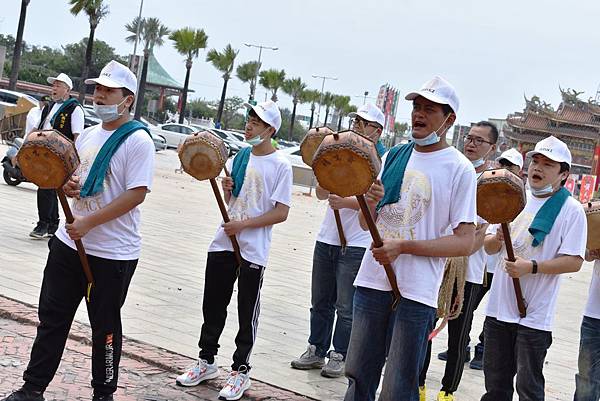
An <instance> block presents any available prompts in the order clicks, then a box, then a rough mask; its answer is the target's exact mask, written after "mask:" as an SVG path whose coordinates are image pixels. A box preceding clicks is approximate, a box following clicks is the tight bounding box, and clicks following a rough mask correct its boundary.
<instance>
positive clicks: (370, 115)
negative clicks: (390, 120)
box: [348, 103, 385, 127]
mask: <svg viewBox="0 0 600 401" xmlns="http://www.w3.org/2000/svg"><path fill="white" fill-rule="evenodd" d="M356 116H359V117H360V118H362V119H363V120H367V121H369V122H372V123H377V124H379V125H381V127H383V126H385V116H384V115H383V113H382V112H381V110H379V107H377V106H375V105H374V104H371V103H367V104H363V105H362V106H360V107H359V108H358V110H356V112H352V113H350V114H348V117H350V118H354V117H356Z"/></svg>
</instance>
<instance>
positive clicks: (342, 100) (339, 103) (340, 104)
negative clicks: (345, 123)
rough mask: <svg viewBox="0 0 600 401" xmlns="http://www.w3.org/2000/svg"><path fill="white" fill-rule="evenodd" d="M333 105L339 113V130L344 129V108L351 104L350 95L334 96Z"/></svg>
mask: <svg viewBox="0 0 600 401" xmlns="http://www.w3.org/2000/svg"><path fill="white" fill-rule="evenodd" d="M333 105H334V106H335V110H336V111H337V113H338V122H337V130H338V131H339V130H340V129H342V118H343V117H344V115H345V114H344V109H346V108H347V107H348V106H349V105H350V96H342V95H336V96H334V97H333Z"/></svg>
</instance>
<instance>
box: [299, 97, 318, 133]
mask: <svg viewBox="0 0 600 401" xmlns="http://www.w3.org/2000/svg"><path fill="white" fill-rule="evenodd" d="M320 98H321V93H320V92H319V91H318V90H314V89H307V90H304V91H302V95H301V96H300V99H301V102H300V103H310V123H309V124H308V129H311V128H312V127H313V122H314V117H315V109H316V104H317V103H318V102H319V99H320Z"/></svg>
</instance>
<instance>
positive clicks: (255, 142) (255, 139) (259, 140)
mask: <svg viewBox="0 0 600 401" xmlns="http://www.w3.org/2000/svg"><path fill="white" fill-rule="evenodd" d="M269 128H271V127H268V128H266V129H265V130H264V131H263V132H261V133H260V134H258V135H256V136H255V137H253V138H250V139H246V143H248V144H250V145H252V146H256V145H260V144H261V143H263V142H264V141H266V140H267V139H268V138H264V139H263V138H262V137H261V135H262V134H264V133H265V132H267V130H268V129H269Z"/></svg>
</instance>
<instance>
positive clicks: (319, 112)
mask: <svg viewBox="0 0 600 401" xmlns="http://www.w3.org/2000/svg"><path fill="white" fill-rule="evenodd" d="M312 77H313V78H320V79H322V80H323V82H322V83H321V95H320V96H319V108H318V109H317V126H318V125H319V117H320V116H321V103H323V90H324V89H325V81H326V80H328V79H330V80H332V81H337V78H336V77H326V76H322V75H313V76H312Z"/></svg>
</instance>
